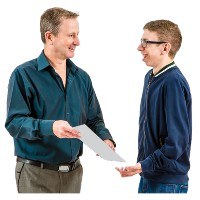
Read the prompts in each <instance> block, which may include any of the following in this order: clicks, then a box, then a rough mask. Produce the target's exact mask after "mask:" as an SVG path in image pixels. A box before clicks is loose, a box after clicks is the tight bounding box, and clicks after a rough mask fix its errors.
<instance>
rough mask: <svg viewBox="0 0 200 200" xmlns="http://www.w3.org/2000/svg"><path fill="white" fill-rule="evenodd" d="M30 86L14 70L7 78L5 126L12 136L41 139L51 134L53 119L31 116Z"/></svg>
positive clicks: (24, 78) (23, 77)
mask: <svg viewBox="0 0 200 200" xmlns="http://www.w3.org/2000/svg"><path fill="white" fill-rule="evenodd" d="M31 90H32V89H31V87H30V84H29V83H28V81H27V80H26V77H25V76H22V75H21V74H20V72H19V71H18V70H15V71H14V72H13V73H12V75H11V77H10V80H9V85H8V95H7V118H6V123H5V127H6V129H7V130H8V132H9V133H10V135H11V136H12V137H14V138H25V139H28V140H36V139H41V138H42V137H43V136H45V135H53V131H52V125H53V122H54V121H53V120H42V119H34V118H33V117H32V116H31V114H32V113H31V98H32V96H33V95H32V92H31Z"/></svg>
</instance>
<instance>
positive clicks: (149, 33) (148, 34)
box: [142, 29, 158, 41]
mask: <svg viewBox="0 0 200 200" xmlns="http://www.w3.org/2000/svg"><path fill="white" fill-rule="evenodd" d="M142 39H146V40H152V41H154V40H155V41H156V40H158V35H157V33H156V32H153V31H149V30H148V29H144V32H143V35H142Z"/></svg>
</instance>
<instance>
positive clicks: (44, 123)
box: [40, 120, 55, 136]
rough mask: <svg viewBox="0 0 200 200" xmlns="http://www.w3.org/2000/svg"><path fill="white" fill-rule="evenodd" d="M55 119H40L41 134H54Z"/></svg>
mask: <svg viewBox="0 0 200 200" xmlns="http://www.w3.org/2000/svg"><path fill="white" fill-rule="evenodd" d="M54 122H55V120H40V134H41V135H43V136H49V135H54V133H53V123H54Z"/></svg>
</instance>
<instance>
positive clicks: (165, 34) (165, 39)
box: [116, 20, 192, 193]
mask: <svg viewBox="0 0 200 200" xmlns="http://www.w3.org/2000/svg"><path fill="white" fill-rule="evenodd" d="M181 42H182V36H181V32H180V30H179V28H178V25H176V24H174V23H173V22H171V21H168V20H156V21H151V22H149V23H147V24H146V25H145V26H144V33H143V36H142V39H141V44H140V45H139V46H138V51H140V52H141V53H142V55H143V61H144V62H145V64H146V65H147V66H151V67H153V69H151V70H150V71H149V72H148V73H147V74H146V76H145V81H144V89H143V95H142V99H141V107H140V118H139V138H138V150H139V152H138V159H137V161H138V163H137V164H136V165H135V166H130V167H125V168H121V169H119V168H116V169H117V170H118V171H119V172H120V174H121V176H122V177H126V176H133V175H135V174H138V173H139V174H140V175H141V180H140V184H139V189H138V192H139V193H171V192H172V193H186V192H187V190H188V171H189V168H190V160H189V158H190V147H191V136H192V118H191V117H192V116H191V94H190V88H189V85H188V83H187V81H186V79H185V77H184V76H183V74H182V73H181V71H180V69H179V68H178V67H177V66H176V64H175V62H174V57H175V55H176V53H177V51H178V50H179V48H180V46H181Z"/></svg>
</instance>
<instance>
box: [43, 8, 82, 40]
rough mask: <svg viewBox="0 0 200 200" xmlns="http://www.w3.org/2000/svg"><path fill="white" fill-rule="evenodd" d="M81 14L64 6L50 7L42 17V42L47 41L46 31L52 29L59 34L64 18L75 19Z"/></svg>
mask: <svg viewBox="0 0 200 200" xmlns="http://www.w3.org/2000/svg"><path fill="white" fill-rule="evenodd" d="M78 16H79V14H78V13H74V12H71V11H68V10H65V9H63V8H58V7H54V8H49V9H48V10H46V11H45V12H44V13H43V14H42V16H41V18H40V33H41V39H42V42H43V43H45V42H46V41H45V33H46V32H47V31H50V32H51V33H53V34H54V35H57V34H58V31H59V27H60V25H61V22H62V20H63V19H75V18H77V17H78Z"/></svg>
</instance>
